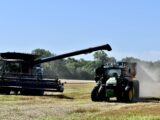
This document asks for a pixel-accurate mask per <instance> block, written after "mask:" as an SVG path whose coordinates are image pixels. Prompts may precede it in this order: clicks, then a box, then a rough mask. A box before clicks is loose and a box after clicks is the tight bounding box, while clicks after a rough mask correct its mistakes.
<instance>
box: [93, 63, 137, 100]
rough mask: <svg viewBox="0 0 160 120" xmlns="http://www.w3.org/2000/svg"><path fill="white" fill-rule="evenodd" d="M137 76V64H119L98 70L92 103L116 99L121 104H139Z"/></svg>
mask: <svg viewBox="0 0 160 120" xmlns="http://www.w3.org/2000/svg"><path fill="white" fill-rule="evenodd" d="M135 76H136V63H127V62H118V63H116V64H110V65H105V66H101V67H99V68H97V69H96V78H95V81H96V83H97V85H96V86H95V87H94V88H93V90H92V93H91V99H92V101H109V100H110V98H112V97H116V98H117V101H119V102H137V101H138V100H139V81H138V80H135Z"/></svg>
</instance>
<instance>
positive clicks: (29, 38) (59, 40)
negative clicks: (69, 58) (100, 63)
mask: <svg viewBox="0 0 160 120" xmlns="http://www.w3.org/2000/svg"><path fill="white" fill-rule="evenodd" d="M107 43H108V44H110V45H111V46H112V49H113V50H112V51H111V52H107V54H108V55H109V56H110V57H115V58H116V59H118V60H121V59H122V58H124V57H126V56H128V57H136V58H139V59H142V60H147V61H157V60H160V0H0V52H9V51H10V52H25V53H31V51H32V50H34V49H36V48H42V49H46V50H49V51H51V52H52V53H56V54H62V53H64V52H70V51H74V50H80V49H84V48H88V47H94V46H98V45H103V44H107ZM81 57H82V58H84V59H92V54H91V55H83V56H78V57H77V58H81Z"/></svg>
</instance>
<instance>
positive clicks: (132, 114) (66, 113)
mask: <svg viewBox="0 0 160 120" xmlns="http://www.w3.org/2000/svg"><path fill="white" fill-rule="evenodd" d="M65 83H66V84H65V91H64V93H45V95H44V96H21V95H17V96H16V95H0V120H160V101H159V99H143V100H141V101H140V102H138V103H133V104H127V103H117V102H116V101H114V100H113V101H111V102H92V101H91V100H90V92H91V90H92V88H93V86H94V85H95V83H94V82H83V81H77V82H72V81H66V82H65Z"/></svg>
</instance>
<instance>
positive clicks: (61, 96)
mask: <svg viewBox="0 0 160 120" xmlns="http://www.w3.org/2000/svg"><path fill="white" fill-rule="evenodd" d="M44 96H46V97H52V98H60V99H69V100H73V99H74V98H73V97H69V96H66V95H62V94H57V95H53V94H52V95H44Z"/></svg>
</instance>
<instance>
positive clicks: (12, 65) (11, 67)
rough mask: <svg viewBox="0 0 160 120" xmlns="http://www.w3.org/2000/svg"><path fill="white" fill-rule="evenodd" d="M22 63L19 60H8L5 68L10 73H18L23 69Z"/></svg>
mask: <svg viewBox="0 0 160 120" xmlns="http://www.w3.org/2000/svg"><path fill="white" fill-rule="evenodd" d="M20 68H21V67H20V63H17V62H7V63H6V67H5V70H6V72H8V73H18V72H20V71H21V69H20Z"/></svg>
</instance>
